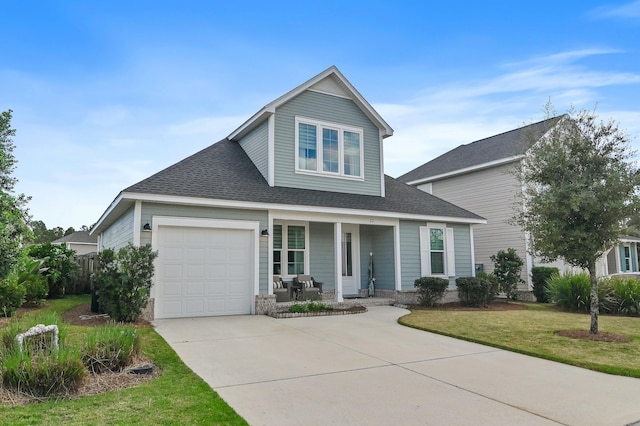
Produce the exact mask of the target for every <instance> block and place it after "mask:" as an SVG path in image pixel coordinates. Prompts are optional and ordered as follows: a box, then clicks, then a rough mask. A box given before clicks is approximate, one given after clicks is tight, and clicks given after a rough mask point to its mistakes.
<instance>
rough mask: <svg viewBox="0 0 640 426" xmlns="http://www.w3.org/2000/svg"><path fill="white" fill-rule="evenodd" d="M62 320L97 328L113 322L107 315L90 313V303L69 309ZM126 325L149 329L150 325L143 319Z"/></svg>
mask: <svg viewBox="0 0 640 426" xmlns="http://www.w3.org/2000/svg"><path fill="white" fill-rule="evenodd" d="M62 320H63V321H64V322H66V323H69V324H73V325H81V326H83V327H98V326H101V325H105V324H108V323H109V322H112V321H113V320H112V319H111V318H109V316H108V315H105V314H98V313H95V312H91V304H90V303H84V304H82V305H78V306H76V307H74V308H71V309H69V310H68V311H67V312H65V313H64V314H62ZM126 325H132V326H134V327H151V323H150V322H149V321H147V320H144V319H139V320H138V321H136V322H131V323H126Z"/></svg>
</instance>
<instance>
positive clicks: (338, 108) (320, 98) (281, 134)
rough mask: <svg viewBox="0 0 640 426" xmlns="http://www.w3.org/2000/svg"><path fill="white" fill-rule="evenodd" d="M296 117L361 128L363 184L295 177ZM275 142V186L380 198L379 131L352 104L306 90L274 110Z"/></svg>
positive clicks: (355, 181) (349, 101)
mask: <svg viewBox="0 0 640 426" xmlns="http://www.w3.org/2000/svg"><path fill="white" fill-rule="evenodd" d="M296 115H298V116H303V117H305V118H311V119H316V120H321V121H328V122H332V123H337V124H343V125H349V126H353V127H359V128H362V129H364V141H363V147H364V181H358V180H350V179H340V178H335V177H327V176H322V175H318V176H309V175H304V174H296V173H295V166H296V163H295V162H296V160H297V155H296V152H295V117H296ZM275 140H276V145H275V184H276V186H285V187H291V188H303V189H316V190H324V191H338V192H346V193H350V194H366V195H378V196H379V195H381V193H382V192H381V176H380V174H381V172H380V170H381V168H380V164H381V158H380V157H381V155H380V134H379V130H378V128H377V127H376V126H375V125H374V124H373V123H372V122H371V121H370V120H369V119H368V118H367V116H366V115H364V113H363V112H362V111H361V110H360V109H359V108H358V107H357V106H356V105H355V104H354V103H353V101H351V100H349V99H345V98H340V97H337V96H331V95H327V94H323V93H317V92H310V91H306V92H304V93H302V94H300V95H298V96H296V97H295V98H293V99H292V100H290V101H289V102H287V103H286V104H284V105H282V106H281V107H279V108H278V109H277V110H276V115H275Z"/></svg>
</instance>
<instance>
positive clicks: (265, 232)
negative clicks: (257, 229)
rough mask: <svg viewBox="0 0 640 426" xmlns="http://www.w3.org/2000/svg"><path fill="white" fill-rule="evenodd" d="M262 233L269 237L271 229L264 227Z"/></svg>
mask: <svg viewBox="0 0 640 426" xmlns="http://www.w3.org/2000/svg"><path fill="white" fill-rule="evenodd" d="M260 235H262V236H263V237H268V236H269V230H268V229H267V228H264V229H263V230H262V232H261V233H260Z"/></svg>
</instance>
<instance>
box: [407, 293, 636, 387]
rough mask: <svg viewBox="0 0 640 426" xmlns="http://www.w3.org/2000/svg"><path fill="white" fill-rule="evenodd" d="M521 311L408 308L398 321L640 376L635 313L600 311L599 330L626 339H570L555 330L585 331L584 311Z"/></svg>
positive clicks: (538, 307)
mask: <svg viewBox="0 0 640 426" xmlns="http://www.w3.org/2000/svg"><path fill="white" fill-rule="evenodd" d="M527 306H528V309H526V310H511V311H486V312H484V311H448V310H414V311H412V312H411V314H409V315H406V316H404V317H402V318H400V319H399V322H400V324H403V325H406V326H409V327H414V328H418V329H421V330H425V331H431V332H434V333H439V334H443V335H446V336H451V337H455V338H458V339H463V340H469V341H471V342H476V343H482V344H485V345H489V346H494V347H497V348H502V349H506V350H509V351H514V352H519V353H523V354H527V355H532V356H536V357H539V358H545V359H550V360H553V361H558V362H562V363H565V364H570V365H575V366H578V367H584V368H588V369H591V370H596V371H601V372H604V373H610V374H616V375H621V376H631V377H637V378H640V318H629V317H614V316H603V315H601V316H600V322H599V325H600V331H601V332H609V333H616V334H621V335H623V336H626V337H629V338H630V339H631V342H630V343H606V342H594V341H588V340H579V339H570V338H567V337H560V336H557V335H555V334H554V332H555V331H558V330H588V329H589V321H590V317H589V315H587V314H574V313H565V312H558V311H556V310H554V309H552V308H551V306H549V305H543V304H527Z"/></svg>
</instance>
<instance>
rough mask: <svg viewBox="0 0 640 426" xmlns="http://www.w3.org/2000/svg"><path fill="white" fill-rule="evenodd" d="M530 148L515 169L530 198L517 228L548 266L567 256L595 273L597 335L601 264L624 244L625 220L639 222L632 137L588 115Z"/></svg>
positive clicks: (560, 125) (568, 119)
mask: <svg viewBox="0 0 640 426" xmlns="http://www.w3.org/2000/svg"><path fill="white" fill-rule="evenodd" d="M548 112H553V110H552V109H551V108H548ZM531 142H532V145H531V147H530V148H529V149H528V151H527V152H526V154H525V156H524V160H523V161H522V162H520V165H519V166H518V167H517V169H516V176H517V177H518V178H519V179H520V182H521V185H522V196H523V200H524V208H523V209H521V211H519V212H516V214H515V219H516V222H517V223H518V224H520V225H521V226H522V227H523V229H524V230H525V231H526V232H527V233H528V234H529V235H530V237H531V247H532V251H533V253H534V254H536V255H538V256H540V257H541V258H542V260H543V261H545V262H550V261H553V260H555V259H557V258H563V259H564V260H565V261H566V262H567V263H569V264H570V265H573V266H576V267H579V268H583V269H586V270H587V271H589V276H590V282H591V302H590V313H591V326H590V331H591V333H592V334H597V333H598V305H599V300H598V280H597V278H596V261H597V260H598V258H599V257H600V256H602V255H603V254H604V253H605V252H606V251H607V250H608V249H610V248H611V247H613V246H614V244H615V243H616V242H617V241H618V238H619V233H620V229H621V221H622V220H624V219H626V218H629V217H633V216H634V213H635V211H636V206H637V204H638V195H637V193H636V190H637V187H638V184H639V182H640V179H639V177H640V175H639V174H638V169H637V168H636V166H635V165H634V164H632V163H631V162H630V159H631V158H632V156H633V154H634V153H633V152H632V151H630V150H629V137H628V136H627V135H626V134H624V132H622V131H621V130H619V128H618V125H617V124H616V123H615V122H614V121H612V120H610V121H609V122H607V123H604V122H602V121H597V119H596V116H595V115H594V114H592V113H590V112H587V111H582V112H580V113H578V114H574V115H568V116H565V117H563V118H562V119H560V120H559V121H557V123H556V124H555V125H554V126H553V127H552V128H551V129H549V130H548V131H547V133H546V134H545V136H544V137H543V138H541V139H540V140H539V141H531Z"/></svg>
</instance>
